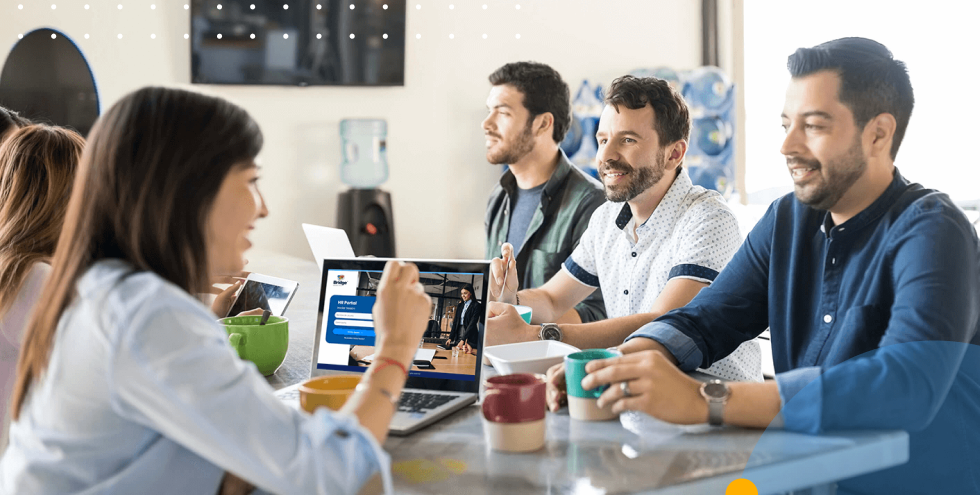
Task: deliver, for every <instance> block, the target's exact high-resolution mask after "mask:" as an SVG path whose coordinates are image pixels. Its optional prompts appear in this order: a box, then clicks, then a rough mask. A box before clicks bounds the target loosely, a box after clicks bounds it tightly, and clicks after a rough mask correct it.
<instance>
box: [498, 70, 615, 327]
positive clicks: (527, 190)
mask: <svg viewBox="0 0 980 495" xmlns="http://www.w3.org/2000/svg"><path fill="white" fill-rule="evenodd" d="M489 79H490V84H491V85H492V86H493V87H492V88H491V89H490V95H489V96H488V97H487V111H488V114H487V118H486V119H485V120H484V121H483V132H484V134H485V135H486V139H487V142H486V145H487V161H489V162H490V163H491V164H495V165H508V169H507V171H506V172H504V173H503V175H502V176H501V177H500V183H499V184H498V185H497V186H496V187H495V188H494V190H493V192H492V193H491V194H490V201H489V202H488V204H487V214H486V219H485V222H484V224H485V226H486V229H487V252H486V257H487V258H488V259H490V258H495V257H498V256H500V248H501V246H502V245H503V244H504V243H505V242H509V243H511V244H512V245H513V246H514V252H515V253H516V260H517V273H520V274H521V275H522V279H521V280H520V281H519V284H520V288H521V289H525V288H535V287H539V286H541V285H543V284H544V283H545V282H547V281H548V280H549V279H551V277H552V276H553V275H555V273H557V272H558V271H559V270H561V264H562V262H563V261H565V259H566V258H568V256H569V255H570V254H571V253H572V250H573V249H574V248H575V246H576V245H578V241H579V238H581V237H582V233H583V232H585V229H586V228H587V227H588V225H589V219H590V218H591V217H592V212H594V211H595V209H596V208H598V207H599V205H601V204H602V203H604V202H605V201H606V198H605V195H604V193H603V190H602V184H600V183H599V181H597V180H595V179H593V178H592V177H590V176H588V175H587V174H585V173H584V172H582V171H581V170H579V169H578V168H576V167H575V166H573V165H572V164H571V163H570V162H569V161H568V157H567V156H565V153H564V152H563V151H562V150H561V149H560V148H559V147H558V143H560V142H561V140H562V139H563V138H564V137H565V133H566V132H567V131H568V128H569V126H570V125H571V105H570V103H569V96H570V95H569V90H568V85H567V84H565V81H563V80H562V78H561V75H559V74H558V72H556V71H555V70H554V69H552V68H551V67H549V66H547V65H544V64H539V63H534V62H515V63H510V64H506V65H504V66H503V67H501V68H499V69H497V70H496V71H495V72H494V73H493V74H491V75H490V78H489ZM605 317H606V308H605V305H604V304H603V302H602V296H601V294H600V291H595V292H594V293H593V294H592V295H591V296H589V297H588V298H587V299H585V300H584V301H582V302H581V303H579V304H578V305H577V306H575V308H574V310H572V311H569V312H568V313H566V314H565V315H564V316H562V317H561V318H560V319H559V320H558V322H559V323H579V322H582V323H587V322H590V321H597V320H602V319H604V318H605Z"/></svg>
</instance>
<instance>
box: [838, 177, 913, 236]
mask: <svg viewBox="0 0 980 495" xmlns="http://www.w3.org/2000/svg"><path fill="white" fill-rule="evenodd" d="M908 185H909V181H908V180H906V179H905V177H902V174H900V173H899V172H898V168H895V170H894V172H892V182H891V184H889V185H888V187H887V188H886V189H885V192H883V193H881V196H878V199H876V200H875V201H874V203H871V205H870V206H868V207H867V208H865V209H863V210H861V212H860V213H858V214H857V215H854V217H852V218H851V219H849V220H848V221H846V222H844V223H842V224H840V225H836V226H835V225H834V219H833V218H832V217H831V216H830V212H829V211H828V212H826V213H825V214H824V217H823V222H822V223H821V224H820V231H821V232H823V233H824V235H826V236H827V238H828V239H830V238H833V237H835V236H838V235H844V233H845V232H856V231H858V230H860V229H861V228H862V227H865V226H867V225H868V224H870V223H872V222H874V221H875V220H877V219H878V217H880V216H881V215H883V214H884V213H885V212H886V211H888V209H889V208H891V206H892V204H893V203H895V200H896V199H897V198H898V197H899V196H900V195H901V194H902V192H904V191H905V188H906V187H907V186H908Z"/></svg>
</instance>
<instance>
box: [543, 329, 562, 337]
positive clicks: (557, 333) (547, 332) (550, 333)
mask: <svg viewBox="0 0 980 495" xmlns="http://www.w3.org/2000/svg"><path fill="white" fill-rule="evenodd" d="M541 334H542V335H541V336H542V337H544V340H561V330H559V329H558V328H555V327H553V326H547V327H544V330H543V331H542V332H541Z"/></svg>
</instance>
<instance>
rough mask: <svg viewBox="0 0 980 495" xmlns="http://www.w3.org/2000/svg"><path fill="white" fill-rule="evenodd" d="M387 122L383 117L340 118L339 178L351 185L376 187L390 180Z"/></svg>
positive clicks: (361, 187) (363, 187)
mask: <svg viewBox="0 0 980 495" xmlns="http://www.w3.org/2000/svg"><path fill="white" fill-rule="evenodd" d="M387 137H388V123H387V122H385V121H384V120H381V119H344V120H341V121H340V139H341V150H342V152H343V155H344V162H343V163H342V164H341V165H340V180H342V181H344V184H347V185H348V186H350V187H354V188H358V189H373V188H375V187H378V186H380V185H381V184H383V183H384V181H386V180H388V154H387V151H386V148H387V147H386V144H385V140H386V139H387Z"/></svg>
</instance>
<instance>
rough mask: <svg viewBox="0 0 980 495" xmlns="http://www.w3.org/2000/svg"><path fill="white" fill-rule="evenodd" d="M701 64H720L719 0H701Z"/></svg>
mask: <svg viewBox="0 0 980 495" xmlns="http://www.w3.org/2000/svg"><path fill="white" fill-rule="evenodd" d="M701 65H713V66H715V67H717V66H718V0H701Z"/></svg>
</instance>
